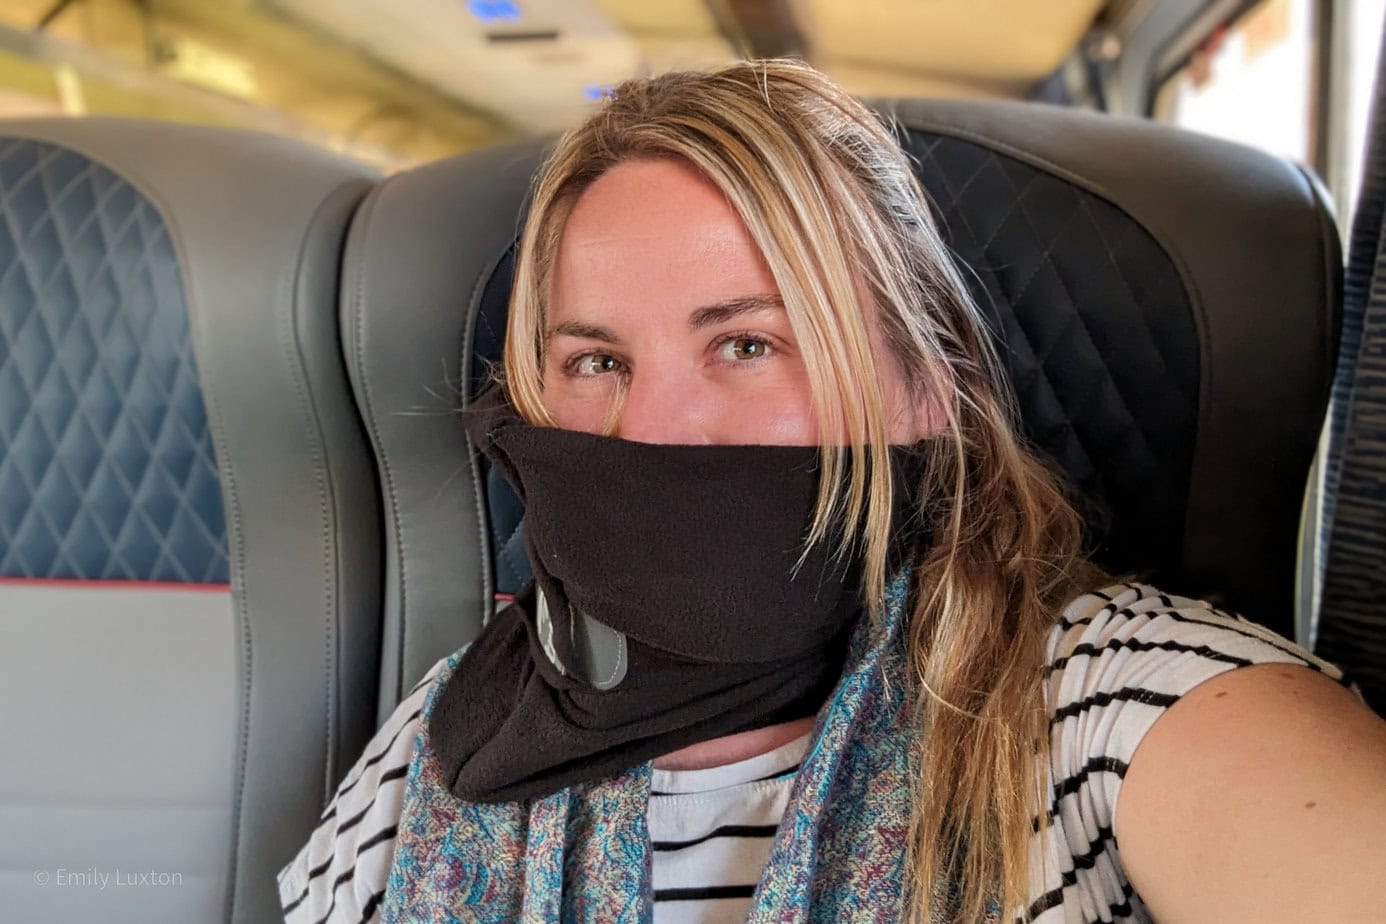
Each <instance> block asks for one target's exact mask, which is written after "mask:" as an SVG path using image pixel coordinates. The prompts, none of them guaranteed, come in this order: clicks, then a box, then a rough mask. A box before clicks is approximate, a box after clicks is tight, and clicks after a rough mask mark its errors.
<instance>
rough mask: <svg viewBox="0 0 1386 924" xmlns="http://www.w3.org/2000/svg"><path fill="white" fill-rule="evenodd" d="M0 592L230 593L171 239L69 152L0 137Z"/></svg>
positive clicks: (107, 175)
mask: <svg viewBox="0 0 1386 924" xmlns="http://www.w3.org/2000/svg"><path fill="white" fill-rule="evenodd" d="M0 578H9V579H48V580H52V579H65V580H101V581H158V582H173V583H180V584H212V585H225V584H226V583H227V582H228V580H229V578H228V574H227V557H226V518H225V514H224V511H223V508H222V498H221V485H220V483H219V481H218V479H217V466H216V457H215V453H214V451H213V448H212V437H211V432H210V430H209V428H208V426H207V411H206V408H205V406H204V404H203V400H202V390H201V387H200V385H199V383H198V377H197V363H196V360H195V359H194V358H193V354H192V345H191V341H190V338H189V333H188V311H187V304H186V299H185V295H184V290H183V282H182V277H181V275H180V273H179V268H178V258H177V255H176V254H175V253H174V251H173V245H172V242H171V240H170V237H169V233H168V228H167V227H166V225H165V223H164V220H163V218H162V217H161V216H160V215H159V213H158V212H157V211H156V210H155V208H154V207H153V205H152V204H151V203H150V202H149V200H148V199H147V198H146V197H145V196H143V195H142V194H141V193H139V192H138V191H136V189H135V188H134V187H133V186H131V185H130V184H129V183H128V182H126V181H125V180H123V179H121V178H120V177H118V176H116V175H115V174H114V173H112V172H111V171H110V170H109V169H107V168H105V167H103V166H101V165H99V164H96V163H94V162H92V161H91V160H89V159H87V158H86V157H84V156H82V155H80V154H77V153H75V152H73V151H70V150H66V149H64V148H60V147H57V146H55V145H52V144H47V143H44V142H41V141H33V140H28V139H15V138H8V139H0Z"/></svg>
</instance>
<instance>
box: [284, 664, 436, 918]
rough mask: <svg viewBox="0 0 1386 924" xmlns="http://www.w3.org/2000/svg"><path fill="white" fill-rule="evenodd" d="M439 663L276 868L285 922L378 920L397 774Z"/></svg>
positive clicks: (398, 800)
mask: <svg viewBox="0 0 1386 924" xmlns="http://www.w3.org/2000/svg"><path fill="white" fill-rule="evenodd" d="M446 663H447V662H446V659H444V660H443V661H439V662H438V663H437V664H435V665H434V666H433V668H432V669H431V670H429V672H428V673H427V674H426V675H425V676H424V678H423V679H422V680H421V681H419V683H418V685H417V686H415V687H414V689H413V690H411V691H410V693H409V695H408V696H406V697H405V698H404V700H403V702H401V703H400V704H399V706H398V707H397V708H396V709H395V711H394V713H393V714H391V716H390V718H389V719H388V720H387V721H386V722H385V724H384V725H383V726H381V728H380V730H379V731H378V732H376V733H375V737H374V738H372V739H371V740H370V743H369V744H367V745H366V749H365V751H364V752H363V753H362V755H361V759H360V760H358V761H357V762H356V765H355V766H353V767H352V768H351V769H350V770H349V771H347V774H346V776H345V777H344V778H343V779H342V783H341V785H340V786H338V787H337V792H336V794H335V795H334V796H333V797H332V801H331V802H330V803H328V806H327V808H326V810H324V811H323V814H322V818H321V819H320V820H319V821H318V826H317V828H316V829H314V831H313V833H312V836H310V837H309V839H308V843H307V844H305V845H304V846H303V849H301V850H300V851H299V852H298V856H296V857H294V859H293V862H291V863H290V864H289V865H288V866H286V867H284V869H283V870H281V871H280V873H279V902H280V904H281V905H282V907H283V909H284V920H285V922H286V924H365V922H369V921H378V920H379V919H380V903H381V902H382V901H383V900H384V897H385V886H386V883H387V882H388V881H389V876H390V864H391V862H392V860H393V858H394V852H395V850H394V846H395V832H396V830H397V826H398V824H399V818H400V812H401V808H402V805H403V801H404V782H405V775H406V774H407V773H408V770H409V764H410V762H411V761H412V760H413V757H414V743H415V739H416V738H417V736H418V730H419V716H420V714H421V711H422V709H423V704H424V699H425V698H426V697H427V696H428V691H429V689H430V685H431V682H432V680H433V679H434V678H435V677H436V676H437V674H438V671H439V670H440V669H441V668H442V667H443V665H444V664H446Z"/></svg>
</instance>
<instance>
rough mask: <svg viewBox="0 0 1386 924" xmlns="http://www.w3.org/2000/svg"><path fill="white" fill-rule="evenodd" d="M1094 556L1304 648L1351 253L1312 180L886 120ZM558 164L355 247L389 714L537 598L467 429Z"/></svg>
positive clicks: (980, 115)
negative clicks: (1317, 458) (1317, 488)
mask: <svg viewBox="0 0 1386 924" xmlns="http://www.w3.org/2000/svg"><path fill="white" fill-rule="evenodd" d="M880 105H881V106H882V108H884V109H887V110H890V111H892V112H893V113H894V114H895V116H896V118H897V120H898V122H899V128H900V135H901V140H902V142H903V143H904V144H906V145H907V146H908V147H909V149H910V151H911V153H912V154H913V155H914V156H915V158H916V159H917V161H918V163H919V171H920V175H921V179H922V181H923V182H924V184H925V187H926V190H927V191H928V192H929V194H930V196H931V198H932V199H933V201H934V205H935V207H936V210H937V212H938V214H939V218H940V222H941V225H942V226H943V230H944V233H945V238H946V239H947V240H948V241H949V243H950V245H951V246H952V247H953V249H954V251H955V253H956V254H957V255H958V257H959V259H960V260H961V261H962V262H964V263H965V264H966V265H967V268H968V271H969V274H970V276H971V277H972V284H973V293H974V295H975V296H976V297H977V299H978V301H979V302H980V303H982V305H983V307H984V308H985V309H986V310H987V311H989V312H990V313H991V316H992V320H993V325H994V327H995V328H996V330H995V333H996V335H997V337H998V338H999V340H1000V343H1001V346H1002V348H1003V350H1004V351H1005V352H1006V354H1007V356H1008V361H1009V365H1010V368H1011V373H1012V381H1011V386H1012V388H1013V389H1014V390H1015V392H1016V394H1017V402H1018V404H1019V406H1020V408H1021V410H1022V414H1023V417H1024V421H1023V423H1024V426H1025V430H1026V433H1027V435H1028V436H1029V437H1030V438H1031V439H1032V440H1033V441H1034V442H1035V443H1036V444H1037V445H1039V446H1040V447H1041V448H1042V449H1044V450H1045V451H1046V452H1047V453H1049V454H1050V455H1052V456H1053V457H1054V458H1055V459H1056V461H1057V462H1058V464H1060V465H1061V466H1063V467H1064V468H1065V470H1066V471H1067V472H1068V474H1069V476H1070V477H1071V478H1072V479H1073V480H1074V481H1075V482H1076V483H1077V484H1078V485H1079V487H1080V490H1081V491H1082V493H1083V499H1084V500H1085V501H1086V502H1087V503H1088V507H1089V510H1090V512H1091V524H1090V525H1091V529H1092V533H1093V537H1094V538H1093V542H1094V546H1095V552H1096V557H1097V558H1098V560H1099V561H1101V562H1103V563H1104V564H1106V565H1107V566H1108V567H1110V568H1111V569H1113V570H1115V571H1118V572H1142V573H1144V574H1146V575H1148V576H1150V577H1152V578H1154V579H1155V580H1157V581H1159V582H1161V583H1162V584H1164V585H1165V586H1167V587H1169V588H1170V589H1171V590H1173V591H1177V592H1184V593H1193V594H1205V595H1211V596H1214V597H1217V598H1221V599H1222V600H1223V601H1224V602H1225V603H1227V604H1228V605H1230V606H1233V607H1235V608H1238V609H1241V610H1242V611H1244V612H1245V613H1246V614H1247V615H1248V616H1249V617H1251V618H1253V619H1257V620H1259V621H1261V622H1263V623H1265V624H1267V625H1270V626H1271V627H1273V628H1275V629H1277V630H1278V631H1280V632H1282V633H1285V634H1287V635H1292V634H1293V626H1292V612H1293V606H1294V593H1293V588H1294V574H1295V558H1296V547H1297V538H1298V529H1297V524H1298V518H1299V511H1300V506H1301V502H1302V498H1303V493H1304V487H1305V480H1306V476H1307V472H1308V469H1309V464H1310V460H1311V457H1312V455H1313V451H1314V447H1315V444H1316V441H1317V438H1318V434H1319V429H1320V425H1321V421H1322V419H1323V410H1324V407H1325V401H1326V398H1327V393H1328V384H1329V379H1330V375H1331V370H1332V367H1333V362H1334V349H1335V344H1336V338H1337V330H1338V324H1339V317H1338V305H1339V298H1340V296H1339V288H1340V278H1339V276H1340V273H1339V265H1340V260H1339V251H1338V244H1337V236H1336V233H1335V232H1334V229H1333V226H1332V221H1331V219H1330V218H1329V215H1328V212H1327V211H1326V209H1325V207H1324V205H1323V201H1322V199H1321V196H1320V194H1319V191H1318V189H1317V188H1316V186H1315V184H1314V182H1313V181H1312V179H1311V177H1309V176H1308V175H1307V174H1305V173H1304V172H1303V171H1301V170H1299V169H1298V168H1296V167H1294V166H1292V165H1290V164H1287V163H1285V162H1282V161H1279V160H1276V159H1274V158H1271V157H1268V156H1265V155H1262V154H1259V153H1257V152H1254V151H1251V150H1249V149H1245V148H1241V147H1237V146H1233V145H1229V144H1226V143H1223V142H1218V141H1214V140H1212V139H1208V138H1203V137H1199V136H1194V135H1190V134H1186V133H1182V132H1178V131H1174V130H1170V129H1167V128H1162V127H1160V126H1156V125H1152V124H1149V123H1144V122H1136V121H1132V120H1121V119H1114V118H1107V117H1101V116H1095V115H1092V114H1088V113H1081V112H1074V111H1068V110H1062V109H1057V108H1052V107H1043V106H1031V105H1024V104H997V103H973V102H945V101H902V102H893V103H892V102H889V101H887V102H884V103H881V104H880ZM541 147H542V146H541V145H540V144H539V143H533V144H530V145H528V146H521V147H518V148H512V149H507V150H503V151H492V152H488V153H485V154H481V155H471V156H464V157H459V158H455V159H453V160H449V161H444V162H441V163H437V164H433V165H430V166H428V167H426V168H424V169H422V170H417V171H411V172H406V173H403V174H399V175H396V176H394V177H391V178H390V179H389V180H387V181H386V182H384V183H383V184H382V185H381V186H380V187H379V189H377V190H376V191H375V192H374V193H373V194H372V200H373V201H372V203H371V204H370V205H369V206H368V207H367V208H366V209H363V212H362V215H361V217H360V218H359V219H358V222H357V223H356V226H355V227H354V228H353V230H352V239H351V246H350V248H349V249H350V258H349V261H348V266H347V269H346V273H347V280H348V282H347V285H346V287H345V288H346V294H347V302H346V304H345V311H346V316H345V319H344V320H345V324H346V328H347V338H348V340H349V341H350V340H351V339H352V338H353V337H354V338H355V342H354V343H353V344H352V346H351V356H350V363H351V369H352V378H353V383H354V384H355V386H356V389H357V394H358V400H360V401H361V402H362V404H363V405H364V406H365V407H366V410H365V411H364V413H365V414H366V416H367V419H368V420H370V421H371V426H372V439H373V442H374V444H375V446H376V451H377V453H378V454H379V455H381V456H382V458H383V459H384V460H385V461H384V462H383V463H382V473H383V472H384V471H385V470H387V469H388V471H389V474H388V475H383V477H385V479H386V480H385V485H384V489H383V493H384V495H385V504H386V519H387V524H388V529H389V531H390V543H391V551H390V554H389V556H388V558H387V563H386V572H387V584H388V586H389V588H390V590H389V600H388V601H387V612H388V614H389V615H388V620H389V623H388V624H389V626H390V629H389V631H388V633H387V640H386V652H387V654H386V657H387V664H386V666H385V668H384V670H383V676H392V675H393V676H392V679H391V680H390V681H388V682H387V683H386V684H384V685H383V686H382V695H381V703H380V709H381V711H382V713H384V712H388V710H389V708H390V706H391V704H392V703H393V702H394V701H395V700H396V699H397V698H398V696H399V692H400V689H401V687H402V686H403V685H404V684H407V683H408V682H409V678H412V677H417V676H419V675H420V674H421V673H422V672H423V671H425V670H426V669H427V668H428V666H429V665H430V664H432V663H433V662H434V661H435V660H436V659H438V658H440V657H442V656H444V655H446V654H447V653H449V652H450V651H452V650H455V649H456V648H457V647H458V646H459V645H460V644H462V643H464V642H466V641H468V640H469V639H470V638H472V637H473V636H474V635H475V634H476V633H477V632H478V631H479V630H480V627H481V626H482V625H483V624H484V622H485V620H486V619H487V618H488V617H489V615H490V614H491V613H492V612H493V607H494V602H493V596H494V594H495V593H497V592H503V591H512V590H514V589H515V586H516V585H517V584H518V583H519V582H520V581H522V580H524V577H525V574H524V571H525V567H526V566H525V563H524V561H523V557H522V555H519V554H517V553H518V551H519V544H518V542H517V537H518V533H517V526H518V524H519V518H520V510H519V506H518V501H517V499H516V498H514V496H513V494H511V493H510V492H509V491H508V489H507V488H506V486H505V485H504V484H503V483H501V482H500V480H499V479H497V478H494V477H492V473H488V471H487V468H486V466H485V464H484V461H483V460H478V459H477V458H476V457H475V455H474V454H473V453H469V452H466V451H465V441H464V437H463V435H462V432H461V427H460V426H459V423H458V421H457V419H456V411H457V409H458V408H459V407H460V406H461V405H462V404H463V402H464V400H465V397H466V392H467V389H468V387H469V386H471V385H474V384H475V382H476V380H477V379H478V378H480V377H481V376H479V375H477V374H469V373H475V369H476V368H482V367H484V365H485V363H486V362H487V361H494V360H495V359H496V358H497V357H498V355H499V346H500V334H499V330H500V329H502V328H503V323H504V314H505V299H506V295H507V293H508V289H509V272H510V267H511V266H512V263H513V254H512V253H511V248H512V245H513V242H514V240H515V232H516V225H517V222H518V220H519V216H520V214H521V212H522V210H523V202H524V199H525V195H526V191H527V188H528V184H529V181H530V173H531V170H532V169H533V167H534V165H535V163H536V162H537V161H538V159H539V158H540V156H541V154H542V151H541Z"/></svg>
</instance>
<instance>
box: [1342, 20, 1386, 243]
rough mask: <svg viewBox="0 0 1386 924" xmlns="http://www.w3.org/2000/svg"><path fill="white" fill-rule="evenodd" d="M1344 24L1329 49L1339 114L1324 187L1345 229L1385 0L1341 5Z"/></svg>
mask: <svg viewBox="0 0 1386 924" xmlns="http://www.w3.org/2000/svg"><path fill="white" fill-rule="evenodd" d="M1344 7H1345V9H1344V11H1343V12H1344V15H1345V16H1346V21H1345V22H1343V23H1342V24H1341V26H1340V27H1339V28H1340V36H1341V38H1340V40H1339V42H1338V43H1337V44H1336V46H1335V48H1334V52H1335V62H1334V75H1333V79H1334V81H1335V83H1337V84H1338V85H1339V86H1340V87H1341V91H1340V93H1339V94H1337V96H1338V99H1337V102H1338V105H1339V106H1341V110H1340V111H1339V113H1338V117H1339V119H1340V120H1341V129H1340V135H1341V139H1342V143H1341V144H1340V145H1339V146H1338V148H1337V150H1336V151H1335V152H1334V153H1335V156H1334V157H1333V158H1332V163H1330V165H1329V174H1328V180H1329V185H1330V186H1332V187H1333V191H1334V192H1335V193H1336V194H1337V196H1336V198H1337V200H1338V210H1339V214H1340V215H1341V216H1342V224H1343V227H1344V228H1345V229H1346V228H1348V227H1350V224H1349V222H1350V221H1351V217H1352V209H1353V207H1354V206H1355V205H1356V203H1357V190H1358V188H1359V186H1360V185H1361V180H1362V155H1363V154H1364V153H1365V151H1366V147H1367V117H1368V114H1369V113H1370V111H1371V103H1372V87H1373V86H1374V85H1375V82H1376V67H1377V64H1376V56H1377V51H1378V48H1379V46H1380V44H1381V29H1382V20H1383V18H1386V0H1356V2H1353V3H1348V4H1344Z"/></svg>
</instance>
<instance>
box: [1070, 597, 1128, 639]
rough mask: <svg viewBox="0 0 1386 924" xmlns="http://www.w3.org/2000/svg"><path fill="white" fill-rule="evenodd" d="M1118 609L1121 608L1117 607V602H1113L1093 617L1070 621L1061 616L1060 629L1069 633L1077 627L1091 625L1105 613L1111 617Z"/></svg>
mask: <svg viewBox="0 0 1386 924" xmlns="http://www.w3.org/2000/svg"><path fill="white" fill-rule="evenodd" d="M1118 609H1119V607H1118V606H1117V605H1116V601H1112V602H1111V603H1108V604H1107V605H1106V606H1104V607H1102V609H1100V610H1098V611H1097V612H1096V613H1093V614H1092V615H1091V616H1084V617H1082V618H1081V619H1069V618H1068V617H1067V616H1060V617H1059V628H1060V629H1062V630H1063V631H1065V632H1067V631H1068V630H1069V629H1072V628H1074V627H1075V626H1086V625H1089V624H1090V623H1091V622H1092V621H1093V620H1094V619H1096V618H1097V617H1099V616H1101V615H1102V614H1103V613H1106V614H1107V615H1109V616H1110V615H1112V614H1114V613H1116V612H1117V610H1118Z"/></svg>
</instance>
